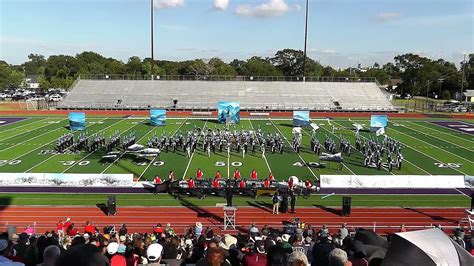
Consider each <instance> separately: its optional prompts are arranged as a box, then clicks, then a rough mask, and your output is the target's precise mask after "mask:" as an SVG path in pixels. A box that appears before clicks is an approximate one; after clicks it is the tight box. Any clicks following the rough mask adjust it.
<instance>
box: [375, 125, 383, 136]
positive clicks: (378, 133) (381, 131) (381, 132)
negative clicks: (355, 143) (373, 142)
mask: <svg viewBox="0 0 474 266" xmlns="http://www.w3.org/2000/svg"><path fill="white" fill-rule="evenodd" d="M375 134H376V135H377V136H382V135H385V128H384V127H381V128H379V129H377V131H375Z"/></svg>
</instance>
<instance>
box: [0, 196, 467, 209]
mask: <svg viewBox="0 0 474 266" xmlns="http://www.w3.org/2000/svg"><path fill="white" fill-rule="evenodd" d="M323 196H324V195H313V196H310V197H309V198H307V199H305V198H303V197H298V199H297V206H299V207H315V206H316V207H317V206H325V207H340V206H341V202H342V195H333V196H329V197H327V198H325V199H321V198H322V197H323ZM351 197H352V206H355V207H400V206H401V207H466V208H468V206H469V204H470V199H469V198H468V197H466V196H464V195H351ZM105 201H106V195H101V194H0V205H27V206H35V205H52V206H63V205H74V206H94V205H96V204H98V203H105ZM217 203H225V199H224V198H218V197H206V198H205V199H202V200H198V199H196V198H190V197H186V196H185V197H182V198H181V199H180V200H177V199H175V198H173V197H171V196H169V195H167V194H159V195H153V194H139V195H134V194H118V195H117V205H118V206H119V208H120V206H180V205H183V206H186V205H195V206H202V207H209V206H216V204H217ZM234 204H235V205H236V206H253V205H255V204H259V205H264V206H270V205H271V198H270V197H269V196H261V197H258V198H257V199H252V198H248V197H240V196H236V197H234Z"/></svg>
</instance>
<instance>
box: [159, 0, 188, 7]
mask: <svg viewBox="0 0 474 266" xmlns="http://www.w3.org/2000/svg"><path fill="white" fill-rule="evenodd" d="M183 5H184V0H153V6H154V7H155V8H156V9H164V8H176V7H181V6H183Z"/></svg>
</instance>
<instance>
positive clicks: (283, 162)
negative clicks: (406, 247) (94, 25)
mask: <svg viewBox="0 0 474 266" xmlns="http://www.w3.org/2000/svg"><path fill="white" fill-rule="evenodd" d="M437 120H440V119H437ZM354 121H357V122H358V123H362V124H364V125H365V126H367V127H368V126H369V124H370V123H369V120H368V119H364V118H355V119H354V120H352V121H349V120H348V119H347V118H341V119H335V120H332V125H334V126H335V128H336V130H335V131H334V132H332V125H330V124H329V123H328V122H327V121H326V120H324V119H314V120H312V122H314V123H317V124H318V125H319V126H320V129H319V130H318V131H317V138H318V139H319V141H320V142H323V141H324V139H325V137H326V136H330V137H332V138H334V139H335V140H336V141H338V140H339V139H340V138H341V137H344V138H346V139H348V140H349V141H351V143H354V139H355V136H354V131H353V130H351V129H350V128H351V127H352V123H353V122H354ZM66 126H67V120H66V119H65V118H64V117H58V116H51V117H30V118H28V119H26V120H23V121H19V122H17V123H14V124H10V125H5V126H0V172H36V173H38V172H47V173H62V172H65V173H132V174H133V175H134V176H135V177H136V178H140V179H141V180H146V179H152V178H153V177H154V176H156V175H160V176H162V177H166V176H167V175H168V173H169V171H174V172H175V175H176V176H177V177H179V178H181V177H185V178H188V177H191V176H194V175H195V172H196V170H197V169H198V168H201V169H203V171H204V173H205V176H206V177H213V176H214V175H215V172H216V171H218V170H219V171H220V172H221V173H222V176H223V177H227V176H228V175H230V176H232V174H233V172H234V170H235V169H236V167H235V166H232V163H242V166H240V167H238V168H239V170H240V172H241V173H242V175H243V176H244V177H248V176H249V174H250V171H251V170H252V169H256V170H257V171H258V173H259V177H260V178H262V177H266V176H268V174H269V172H272V173H273V175H274V176H275V177H276V178H277V179H279V180H287V179H288V177H290V176H297V177H299V178H300V179H303V180H304V179H315V178H319V176H320V175H324V174H357V175H361V174H366V175H390V174H394V175H406V174H413V175H418V174H424V175H427V174H429V175H441V174H455V175H456V174H467V175H474V163H473V160H474V149H473V148H474V137H473V136H472V135H468V134H464V133H461V132H457V131H453V130H451V129H448V128H445V127H441V126H438V125H435V124H432V123H430V122H429V119H394V120H392V121H390V125H389V127H388V129H387V134H388V135H389V136H390V137H393V138H395V139H397V140H399V141H400V142H401V143H402V144H403V155H404V157H405V161H404V163H403V167H402V169H401V170H395V169H394V170H393V172H392V173H390V172H389V171H388V170H387V169H381V170H377V169H373V168H367V167H364V166H363V156H362V154H361V153H359V152H357V151H355V149H353V153H352V155H351V156H350V157H349V156H344V164H343V165H342V169H341V168H340V167H339V165H338V164H336V163H326V164H325V168H308V167H306V166H303V167H297V166H293V164H294V163H296V162H302V163H307V162H319V158H318V156H316V155H315V154H314V153H313V152H312V151H310V149H309V146H310V134H311V132H310V129H309V128H305V129H304V135H303V147H302V149H301V152H300V154H296V152H295V151H294V150H293V149H292V147H291V144H290V142H291V138H292V135H293V134H292V121H291V120H290V119H286V120H285V119H258V120H257V119H255V120H249V119H247V118H243V119H242V120H241V123H240V124H239V125H236V126H231V128H230V129H231V130H234V129H237V130H241V129H245V130H258V129H261V130H262V131H264V132H265V133H269V134H276V133H278V134H282V135H283V136H284V137H285V138H286V140H287V141H286V143H285V149H284V153H283V154H279V153H274V154H272V153H271V152H270V151H268V150H267V151H266V156H265V157H262V155H261V153H260V151H259V150H257V152H256V153H252V152H251V151H249V152H248V153H247V154H246V155H245V158H243V154H242V153H239V154H238V153H236V151H235V150H232V152H231V153H230V156H228V154H227V151H222V152H219V151H217V152H216V153H212V154H211V156H208V154H207V153H206V152H204V151H203V150H202V148H198V150H197V151H196V152H195V153H194V154H193V155H192V157H191V159H189V158H187V157H186V154H185V152H184V151H177V152H176V153H173V152H168V153H166V152H162V154H161V156H160V158H156V159H153V160H151V161H149V162H145V163H140V162H137V161H135V160H134V158H132V157H131V156H129V155H123V156H122V157H121V158H120V160H118V161H116V162H115V163H112V164H110V163H106V164H103V163H100V162H99V160H100V158H101V157H102V156H103V155H104V154H105V150H104V149H100V150H99V151H97V152H94V153H89V152H87V151H82V152H80V153H78V154H51V153H48V151H51V150H53V149H54V145H55V142H56V139H57V138H58V137H59V136H61V135H63V134H65V133H67V132H68V129H67V127H66ZM194 127H200V128H211V129H214V128H223V127H224V125H219V124H216V120H214V119H208V120H207V119H174V118H170V119H168V121H167V126H165V127H151V126H150V125H149V124H148V119H147V118H145V117H132V118H120V117H91V118H88V126H87V134H93V133H100V134H104V135H105V136H107V137H108V136H110V135H112V134H113V133H114V132H119V133H121V134H123V135H125V134H129V133H132V132H134V133H135V134H136V136H137V139H138V142H139V143H140V144H146V143H147V141H148V140H149V139H150V138H151V137H152V136H153V135H154V134H156V135H158V136H160V135H162V134H167V135H172V134H186V132H187V131H188V130H192V129H193V128H194ZM75 134H78V133H77V132H76V133H75ZM361 136H362V137H363V138H367V139H368V138H376V137H375V134H374V133H370V132H361ZM201 145H202V142H200V143H199V146H201ZM41 153H45V154H41ZM158 160H161V161H163V162H164V165H162V166H157V164H156V162H157V161H158ZM216 162H224V163H225V166H216ZM439 163H457V164H459V167H458V168H453V167H450V168H446V167H439V165H438V164H439Z"/></svg>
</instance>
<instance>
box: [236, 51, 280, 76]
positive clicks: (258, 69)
mask: <svg viewBox="0 0 474 266" xmlns="http://www.w3.org/2000/svg"><path fill="white" fill-rule="evenodd" d="M242 73H243V75H245V76H282V72H281V71H280V70H279V69H277V68H276V67H275V66H274V65H273V64H272V63H271V60H270V59H269V58H261V57H259V56H254V57H252V58H250V59H248V60H247V62H245V64H244V65H243V66H242Z"/></svg>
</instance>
